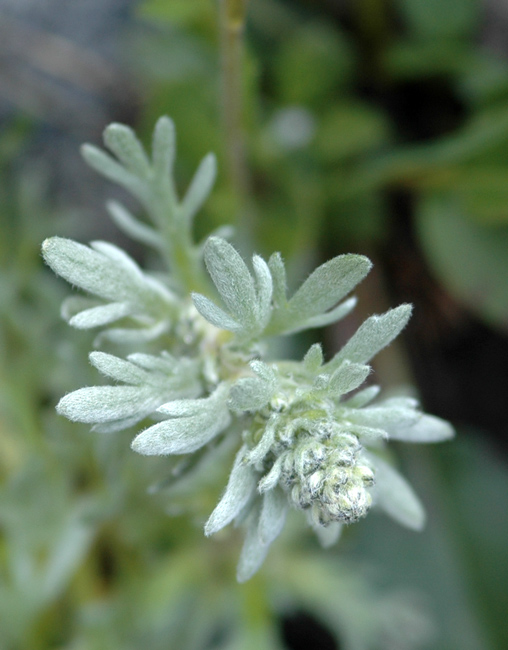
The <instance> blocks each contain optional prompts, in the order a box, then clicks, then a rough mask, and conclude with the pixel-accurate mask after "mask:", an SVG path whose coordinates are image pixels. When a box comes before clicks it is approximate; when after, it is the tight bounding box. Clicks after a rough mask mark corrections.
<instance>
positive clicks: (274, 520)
mask: <svg viewBox="0 0 508 650" xmlns="http://www.w3.org/2000/svg"><path fill="white" fill-rule="evenodd" d="M287 510H288V500H287V497H286V495H285V494H284V492H283V491H282V490H281V489H280V488H277V489H275V490H270V491H268V492H265V494H264V495H263V505H262V506H261V514H260V516H259V525H258V535H259V539H260V541H261V543H263V544H271V543H272V542H273V541H274V540H275V539H276V538H277V537H278V536H279V535H280V533H281V531H282V529H283V528H284V523H285V521H286V514H287Z"/></svg>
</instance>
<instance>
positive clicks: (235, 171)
mask: <svg viewBox="0 0 508 650" xmlns="http://www.w3.org/2000/svg"><path fill="white" fill-rule="evenodd" d="M246 10H247V0H220V38H221V55H222V118H223V123H224V131H225V138H226V158H227V169H228V176H229V180H230V184H231V187H232V190H233V194H234V198H235V203H236V205H237V208H238V209H239V210H240V211H242V210H243V209H244V208H245V203H246V199H247V197H248V194H249V178H248V171H247V164H246V160H245V146H244V134H243V106H242V95H243V92H242V58H243V31H244V27H245V18H246Z"/></svg>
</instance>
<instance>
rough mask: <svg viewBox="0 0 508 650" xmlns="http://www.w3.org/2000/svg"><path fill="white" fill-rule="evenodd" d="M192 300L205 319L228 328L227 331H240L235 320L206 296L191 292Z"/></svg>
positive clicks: (240, 327)
mask: <svg viewBox="0 0 508 650" xmlns="http://www.w3.org/2000/svg"><path fill="white" fill-rule="evenodd" d="M191 297H192V302H193V303H194V306H195V307H196V309H197V310H198V312H199V313H200V314H201V316H203V318H206V320H207V321H208V322H209V323H211V324H212V325H215V327H218V328H219V329H222V330H228V331H229V332H240V331H241V330H242V326H241V325H240V323H238V322H237V321H236V320H234V319H233V318H231V316H230V315H229V314H226V312H225V311H224V310H223V309H221V308H220V307H217V305H216V304H215V303H214V302H212V301H211V300H209V299H208V298H207V297H206V296H203V295H201V294H200V293H193V294H191Z"/></svg>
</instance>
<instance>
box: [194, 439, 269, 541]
mask: <svg viewBox="0 0 508 650" xmlns="http://www.w3.org/2000/svg"><path fill="white" fill-rule="evenodd" d="M246 455H247V447H246V445H244V446H243V447H242V448H241V449H240V451H239V452H238V454H237V455H236V458H235V462H234V464H233V468H232V470H231V474H230V476H229V480H228V484H227V487H226V490H225V492H224V494H223V496H222V498H221V500H220V501H219V503H218V504H217V506H216V507H215V509H214V511H213V512H212V514H211V515H210V517H209V519H208V521H207V522H206V525H205V535H207V536H209V535H213V534H214V533H216V532H217V531H219V530H221V529H222V528H224V526H227V525H228V524H229V523H230V522H231V521H233V519H234V518H235V517H236V516H237V515H238V514H239V513H240V511H241V510H242V509H243V508H244V507H245V506H246V505H247V503H248V502H249V500H250V499H251V498H252V496H253V494H254V493H255V490H256V481H257V474H256V472H255V471H254V470H253V469H252V467H250V466H249V465H248V464H247V462H246Z"/></svg>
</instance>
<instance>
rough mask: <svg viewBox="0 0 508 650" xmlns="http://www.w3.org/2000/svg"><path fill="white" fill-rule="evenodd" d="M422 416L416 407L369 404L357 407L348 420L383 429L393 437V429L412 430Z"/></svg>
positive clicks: (399, 430) (401, 431) (400, 431)
mask: <svg viewBox="0 0 508 650" xmlns="http://www.w3.org/2000/svg"><path fill="white" fill-rule="evenodd" d="M421 417H422V413H420V412H419V411H416V410H415V409H414V408H406V407H399V406H385V405H383V404H380V405H379V406H369V407H367V408H363V409H355V410H354V411H352V412H351V413H349V414H348V420H350V421H351V422H353V423H355V424H360V425H362V426H366V427H373V428H376V429H383V431H386V432H387V433H388V435H389V437H390V438H391V437H392V436H391V431H394V432H397V431H398V432H399V433H400V434H401V435H403V432H406V431H410V430H411V429H412V428H413V427H414V426H416V425H417V424H418V422H419V420H420V419H421Z"/></svg>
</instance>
